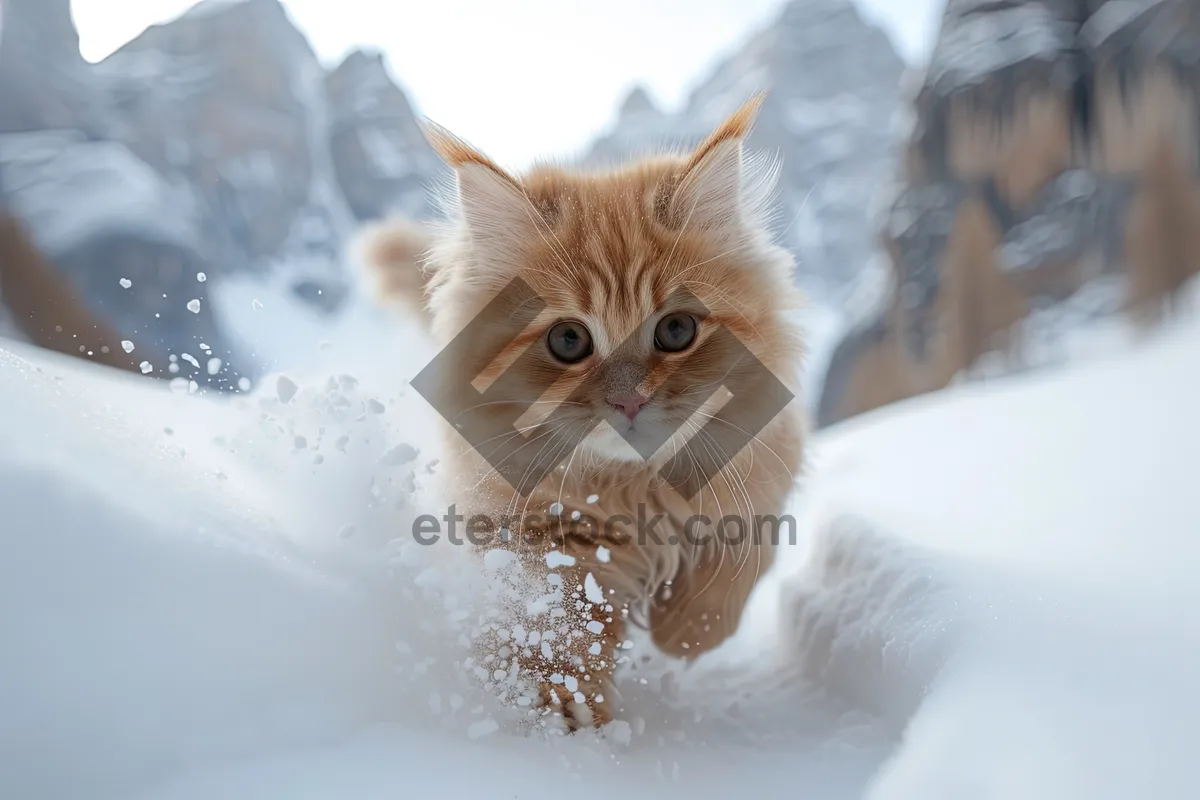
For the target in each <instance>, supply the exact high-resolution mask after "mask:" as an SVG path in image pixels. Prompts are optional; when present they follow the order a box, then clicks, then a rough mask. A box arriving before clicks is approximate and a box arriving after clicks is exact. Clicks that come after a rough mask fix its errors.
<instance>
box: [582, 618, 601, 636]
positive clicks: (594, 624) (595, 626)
mask: <svg viewBox="0 0 1200 800" xmlns="http://www.w3.org/2000/svg"><path fill="white" fill-rule="evenodd" d="M583 627H585V628H587V632H588V633H595V634H601V633H604V623H603V622H600V621H599V620H592V621H591V622H589V623H588V624H587V625H584V626H583Z"/></svg>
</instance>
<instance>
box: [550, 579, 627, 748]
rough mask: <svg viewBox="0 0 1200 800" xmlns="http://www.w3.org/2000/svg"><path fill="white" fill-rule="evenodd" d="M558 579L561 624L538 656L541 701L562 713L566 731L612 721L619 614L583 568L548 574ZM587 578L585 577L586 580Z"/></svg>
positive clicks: (621, 623) (621, 632) (621, 625)
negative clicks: (561, 582) (563, 613)
mask: <svg viewBox="0 0 1200 800" xmlns="http://www.w3.org/2000/svg"><path fill="white" fill-rule="evenodd" d="M553 572H554V574H557V575H558V576H560V577H561V578H562V581H563V585H562V592H563V611H564V612H565V616H564V617H563V618H562V619H563V623H562V624H560V625H559V626H558V628H557V629H556V636H555V638H554V639H552V640H551V641H550V642H549V647H548V648H547V649H548V651H549V653H550V655H549V657H546V652H547V649H543V650H542V652H541V654H540V655H539V659H540V663H539V664H538V665H537V666H538V671H539V673H540V675H541V698H542V702H543V703H544V704H546V705H547V706H548V707H549V708H552V709H555V710H557V711H558V712H559V713H561V714H562V715H563V719H564V721H565V722H566V724H567V728H568V729H569V730H571V731H575V730H579V729H580V728H584V727H587V726H589V725H590V726H591V727H594V728H599V727H602V726H604V725H606V724H608V723H609V722H611V721H612V719H613V704H614V703H615V701H616V698H615V697H614V692H613V687H612V677H613V671H614V670H615V669H616V662H617V658H618V655H619V652H620V649H621V643H622V641H623V639H624V630H625V626H624V621H623V619H622V615H621V613H620V610H619V609H618V608H616V607H615V606H614V605H613V604H612V603H611V602H609V601H608V600H607V599H606V598H605V597H604V595H603V594H602V593H601V592H602V590H601V589H600V588H599V586H598V584H597V583H596V582H595V578H594V577H593V576H592V575H591V570H590V569H589V568H588V567H587V566H584V565H581V564H577V565H575V566H571V567H561V568H558V569H555V570H553ZM589 578H590V579H589Z"/></svg>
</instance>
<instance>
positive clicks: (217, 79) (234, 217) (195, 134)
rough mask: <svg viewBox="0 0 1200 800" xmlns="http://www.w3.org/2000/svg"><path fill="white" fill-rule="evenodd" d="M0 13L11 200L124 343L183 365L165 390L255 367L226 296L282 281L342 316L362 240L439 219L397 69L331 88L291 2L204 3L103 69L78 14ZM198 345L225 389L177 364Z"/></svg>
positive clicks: (374, 60) (352, 75)
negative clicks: (388, 225) (79, 27)
mask: <svg viewBox="0 0 1200 800" xmlns="http://www.w3.org/2000/svg"><path fill="white" fill-rule="evenodd" d="M0 8H2V11H3V18H4V26H3V29H2V34H0V96H2V97H3V98H4V103H3V104H2V105H0V178H2V181H0V186H2V189H0V191H2V193H3V194H2V199H3V200H4V202H5V204H6V205H7V206H8V207H9V208H11V209H12V210H13V211H14V212H15V213H17V214H18V216H19V217H21V218H22V219H23V220H24V221H25V223H26V224H27V226H28V227H29V228H30V230H31V232H32V235H33V236H34V238H35V240H36V241H37V243H38V245H39V246H40V247H41V248H42V249H43V250H44V251H45V252H46V254H47V256H48V257H49V258H50V259H51V260H52V261H53V262H54V263H55V264H56V265H57V266H58V267H59V268H60V269H61V270H63V271H65V272H66V273H67V274H68V276H69V278H70V279H71V280H72V281H73V282H74V283H75V284H76V285H77V286H78V288H79V289H80V291H81V292H82V293H83V295H84V296H85V297H86V298H87V300H88V302H89V303H90V304H92V305H93V306H94V307H96V308H97V309H98V310H99V311H100V312H101V314H102V315H103V316H105V317H107V318H108V319H109V321H111V322H112V323H113V324H115V325H116V326H117V327H118V328H119V329H120V330H121V332H122V334H123V335H125V336H126V337H127V338H128V339H130V340H133V341H135V342H145V344H146V346H147V349H150V346H151V345H153V346H155V347H157V348H158V349H160V350H161V351H163V352H166V353H170V355H171V360H169V361H166V363H158V364H154V365H153V366H154V369H155V372H156V373H157V372H160V371H161V372H164V373H166V374H178V375H181V376H183V377H189V373H195V375H194V377H196V378H197V380H199V381H201V382H204V383H208V384H212V385H217V386H231V385H236V383H237V380H238V379H239V378H240V377H243V376H244V374H253V372H254V371H255V367H254V365H253V364H252V363H250V361H249V360H248V358H247V356H246V354H245V353H241V352H239V344H238V343H237V342H233V341H230V340H229V337H228V336H227V335H225V333H224V330H225V326H223V325H222V323H221V320H219V319H218V318H217V316H216V314H215V312H214V309H213V308H212V306H211V304H210V303H209V302H208V290H209V289H210V288H211V287H213V286H214V285H219V283H220V281H221V280H222V279H223V278H225V277H227V276H230V275H234V274H238V273H246V272H257V273H261V272H267V271H275V272H278V271H280V270H285V271H289V272H291V273H293V277H292V282H293V283H292V285H293V287H294V290H295V292H296V293H297V294H298V295H299V296H301V297H302V298H304V299H306V300H310V301H312V302H313V303H314V304H316V305H317V306H318V307H320V308H323V309H325V310H333V309H334V308H336V306H337V304H338V301H339V299H340V298H341V297H342V295H343V292H344V288H345V281H346V277H345V273H344V270H343V269H342V267H341V264H340V263H339V262H340V258H339V256H340V254H341V253H342V251H343V248H344V245H345V243H346V239H347V236H348V235H349V234H350V233H351V232H352V230H353V229H354V227H355V226H356V225H357V223H358V222H359V221H362V220H367V219H372V218H375V217H378V216H381V215H384V214H386V213H388V212H389V211H391V210H393V209H395V210H401V211H404V212H406V213H408V214H412V215H416V216H423V215H425V214H426V213H428V212H429V210H430V209H429V208H428V207H427V195H426V192H425V189H424V186H425V185H426V184H427V183H428V182H429V181H430V180H432V179H434V178H435V177H436V176H437V173H438V170H439V169H440V167H439V166H438V161H437V158H436V156H435V155H434V153H433V152H432V150H431V149H430V148H429V146H428V145H427V144H426V143H425V141H424V139H423V138H422V137H421V134H420V131H419V129H418V126H417V122H416V117H415V115H414V112H413V110H412V108H411V106H410V105H409V103H408V100H407V98H406V97H405V95H404V93H403V91H402V90H401V89H400V88H399V87H398V86H397V85H396V84H395V83H394V82H393V81H392V79H391V78H390V77H389V75H388V73H387V70H386V67H385V65H384V63H383V59H382V57H381V56H380V55H378V54H372V53H364V52H355V53H352V54H350V55H349V56H348V57H347V58H346V59H345V61H344V62H343V63H341V64H340V65H338V66H337V67H336V68H335V69H333V70H331V71H330V70H326V69H325V68H324V67H323V66H322V65H321V63H320V62H319V60H318V59H317V57H316V55H315V54H314V52H313V50H312V48H311V47H310V46H309V43H308V41H307V40H306V39H305V37H304V36H303V35H302V34H301V33H300V31H299V30H298V29H297V28H296V27H295V25H294V24H293V23H292V22H291V20H290V19H289V18H288V15H287V13H286V11H285V10H284V8H283V7H282V6H281V5H280V3H279V2H278V0H202V2H201V3H199V4H198V5H196V6H195V7H193V9H192V10H191V11H189V12H188V13H186V14H184V15H183V16H181V17H180V18H178V19H176V20H174V21H171V22H168V23H165V24H162V25H156V26H153V27H151V28H149V29H148V30H146V31H145V32H144V33H142V34H141V35H140V36H138V37H137V38H136V39H134V40H133V41H131V42H129V43H128V44H126V45H125V46H124V47H122V48H121V49H120V50H118V51H117V52H116V53H114V54H113V55H111V56H110V57H108V58H107V59H105V60H104V61H103V62H101V63H99V64H96V65H91V64H88V63H87V62H86V61H85V60H84V59H83V58H82V56H81V55H80V52H79V39H78V35H77V33H76V31H75V28H74V25H73V23H72V21H71V14H70V0H0ZM197 276H203V277H202V278H198V277H197ZM126 284H128V285H126ZM193 301H196V302H193ZM197 309H198V310H197ZM201 342H203V343H204V344H205V346H206V347H207V349H208V350H209V351H210V352H212V353H219V355H220V356H221V357H222V358H223V359H224V362H225V364H226V367H225V368H224V369H223V370H221V372H220V373H219V374H218V375H214V376H209V375H207V374H205V371H204V370H200V369H198V368H193V367H190V364H191V362H190V361H189V360H187V359H183V360H182V361H181V360H180V359H181V358H182V354H183V353H186V352H194V353H196V354H197V355H198V354H199V350H198V348H199V344H200V343H201Z"/></svg>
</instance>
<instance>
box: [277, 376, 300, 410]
mask: <svg viewBox="0 0 1200 800" xmlns="http://www.w3.org/2000/svg"><path fill="white" fill-rule="evenodd" d="M298 391H300V387H299V386H297V385H296V382H295V381H294V380H292V379H291V378H289V377H288V376H286V375H280V376H279V380H277V381H276V382H275V395H276V397H278V398H279V402H281V403H290V402H292V398H293V397H295V396H296V392H298Z"/></svg>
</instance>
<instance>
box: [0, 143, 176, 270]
mask: <svg viewBox="0 0 1200 800" xmlns="http://www.w3.org/2000/svg"><path fill="white" fill-rule="evenodd" d="M0 164H3V168H4V178H5V185H6V190H8V191H9V192H11V197H10V199H11V201H12V203H13V206H14V207H15V208H16V209H17V210H19V211H20V212H21V216H22V218H23V219H25V220H26V221H27V222H28V223H29V226H30V228H31V229H32V231H33V234H34V236H35V238H36V239H37V240H38V243H39V244H40V245H41V246H42V247H44V248H46V249H47V250H48V251H49V252H50V253H52V254H57V253H64V252H68V251H70V250H72V249H73V248H75V247H78V246H80V245H81V244H83V243H84V242H86V241H88V240H89V239H91V238H92V237H95V236H97V235H100V234H102V233H103V234H105V235H113V234H116V233H130V234H136V235H137V236H139V237H141V238H144V239H148V240H150V241H154V242H159V243H161V244H165V245H172V246H175V247H178V248H180V249H182V250H184V251H185V252H189V253H191V252H195V251H196V250H197V248H198V247H199V243H198V242H197V241H196V239H195V236H194V235H193V228H194V226H193V225H192V216H193V214H194V211H195V208H194V202H193V198H192V197H191V196H190V195H188V194H187V193H185V192H183V191H182V190H179V189H177V188H175V187H172V186H170V185H169V184H167V183H166V182H164V181H163V180H162V179H161V178H159V177H158V175H157V174H156V173H155V172H154V170H153V169H152V168H151V167H150V166H149V165H148V164H146V163H145V162H144V161H142V160H141V159H139V158H138V157H137V156H135V155H134V154H133V153H132V152H130V151H129V150H128V149H127V148H126V147H125V146H124V145H121V144H117V143H115V142H100V141H88V140H87V139H86V137H84V135H83V134H81V133H78V132H76V131H55V130H50V131H39V132H36V133H10V134H4V135H0ZM164 209H169V210H170V213H163V212H164ZM121 285H122V286H125V284H124V283H122V284H121ZM125 288H128V287H125Z"/></svg>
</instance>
